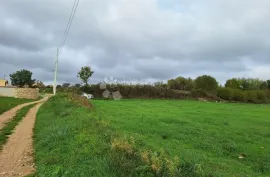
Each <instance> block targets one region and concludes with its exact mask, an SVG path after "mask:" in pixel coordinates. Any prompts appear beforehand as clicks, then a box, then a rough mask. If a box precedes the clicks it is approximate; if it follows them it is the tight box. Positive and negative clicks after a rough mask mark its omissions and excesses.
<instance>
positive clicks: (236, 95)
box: [232, 89, 247, 102]
mask: <svg viewBox="0 0 270 177" xmlns="http://www.w3.org/2000/svg"><path fill="white" fill-rule="evenodd" d="M232 100H233V101H241V102H246V101H247V95H246V93H245V92H244V91H242V90H239V89H234V90H233V95H232Z"/></svg>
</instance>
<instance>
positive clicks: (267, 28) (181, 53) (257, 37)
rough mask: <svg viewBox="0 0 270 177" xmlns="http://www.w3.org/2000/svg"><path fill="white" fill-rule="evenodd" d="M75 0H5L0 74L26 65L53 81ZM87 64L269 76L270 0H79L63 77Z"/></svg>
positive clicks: (142, 73) (150, 74) (125, 71)
mask: <svg viewBox="0 0 270 177" xmlns="http://www.w3.org/2000/svg"><path fill="white" fill-rule="evenodd" d="M73 2H74V1H73V0H2V1H1V2H0V78H1V77H3V76H4V75H7V76H8V75H9V74H10V73H12V72H14V71H16V70H19V69H28V70H31V71H32V72H33V73H34V78H35V79H37V80H41V81H43V82H45V83H51V82H52V80H53V69H54V61H55V56H56V48H57V47H58V46H59V44H60V42H61V39H62V36H63V33H64V31H65V26H66V23H67V21H68V18H69V14H70V12H71V9H72V6H73ZM85 65H88V66H91V67H92V68H93V70H94V71H95V73H94V75H93V80H103V79H104V78H105V77H110V76H112V77H114V78H118V79H121V78H124V77H126V78H130V79H134V80H139V79H140V80H147V79H150V80H167V79H170V78H175V77H177V76H184V77H189V76H190V77H192V78H196V77H197V76H199V75H203V74H209V75H212V76H214V77H216V78H217V80H218V81H219V82H221V83H224V81H225V80H226V79H228V78H230V77H258V78H260V79H265V80H266V79H270V1H269V0H81V1H80V4H79V6H78V9H77V13H76V15H75V18H74V21H73V24H72V27H71V30H70V33H69V36H68V39H67V42H66V45H65V46H64V48H63V50H62V53H61V55H60V56H59V77H58V79H59V80H58V81H59V83H63V82H71V83H77V82H79V80H78V79H77V77H76V75H77V72H78V71H79V70H80V67H82V66H85Z"/></svg>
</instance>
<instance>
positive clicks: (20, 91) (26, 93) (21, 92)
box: [0, 87, 39, 99]
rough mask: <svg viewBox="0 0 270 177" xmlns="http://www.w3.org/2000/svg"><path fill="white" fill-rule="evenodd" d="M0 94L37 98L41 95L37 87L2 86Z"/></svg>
mask: <svg viewBox="0 0 270 177" xmlns="http://www.w3.org/2000/svg"><path fill="white" fill-rule="evenodd" d="M0 96H4V97H15V98H27V99H37V98H38V97H39V90H38V89H36V88H8V87H0Z"/></svg>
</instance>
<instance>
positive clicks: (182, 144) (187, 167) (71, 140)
mask: <svg viewBox="0 0 270 177" xmlns="http://www.w3.org/2000/svg"><path fill="white" fill-rule="evenodd" d="M93 104H94V106H95V108H94V110H93V111H87V110H86V109H85V108H82V107H78V106H76V105H74V104H71V103H69V102H67V101H66V99H65V98H60V97H55V98H52V100H50V101H49V102H47V103H45V105H44V106H42V107H41V109H40V111H39V113H38V117H37V122H36V127H35V137H34V138H35V152H36V154H35V155H36V157H35V158H36V165H37V169H38V170H37V175H38V176H108V177H109V176H173V175H169V173H163V174H162V175H161V173H160V174H159V175H157V174H153V173H150V172H149V171H143V170H142V169H143V168H146V167H145V166H142V164H141V162H139V161H138V158H136V155H138V154H139V152H143V151H145V150H151V152H154V153H153V154H154V155H155V154H156V153H155V152H157V154H159V152H164V154H165V155H166V156H167V158H168V159H173V158H174V157H175V156H177V157H178V158H179V163H180V165H179V166H178V167H177V168H178V169H179V173H178V175H175V176H239V177H240V176H252V177H253V176H270V148H269V147H270V129H269V127H270V117H269V115H270V106H269V105H253V104H225V103H212V102H197V101H187V100H121V101H109V100H95V101H93ZM115 137H118V138H119V137H120V138H121V137H125V138H124V139H134V141H135V143H134V144H135V145H134V146H136V153H134V154H133V155H132V156H129V155H127V154H126V155H125V156H122V155H123V154H122V153H118V152H114V151H113V150H112V147H113V146H112V145H111V144H112V141H113V139H114V138H115ZM124 145H125V146H127V147H125V148H126V149H127V148H130V146H128V145H127V144H125V143H124ZM137 152H138V153H137ZM240 154H244V156H245V157H244V158H243V159H240V158H239V155H240ZM119 157H120V158H119ZM127 157H128V158H127ZM118 162H121V163H118ZM121 164H125V165H121ZM138 165H140V168H136V167H137V166H138ZM127 167H128V168H127ZM152 168H153V166H152ZM140 170H142V171H140ZM133 171H135V172H134V173H133ZM139 171H140V172H139ZM127 174H129V175H127Z"/></svg>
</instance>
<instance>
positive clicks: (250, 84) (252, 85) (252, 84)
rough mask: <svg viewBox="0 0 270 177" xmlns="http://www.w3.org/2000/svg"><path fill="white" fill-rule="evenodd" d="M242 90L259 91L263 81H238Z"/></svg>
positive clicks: (243, 79)
mask: <svg viewBox="0 0 270 177" xmlns="http://www.w3.org/2000/svg"><path fill="white" fill-rule="evenodd" d="M238 80H239V82H240V87H241V88H242V89H243V90H259V89H260V86H261V84H262V82H263V81H261V80H259V79H254V78H242V79H238Z"/></svg>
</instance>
